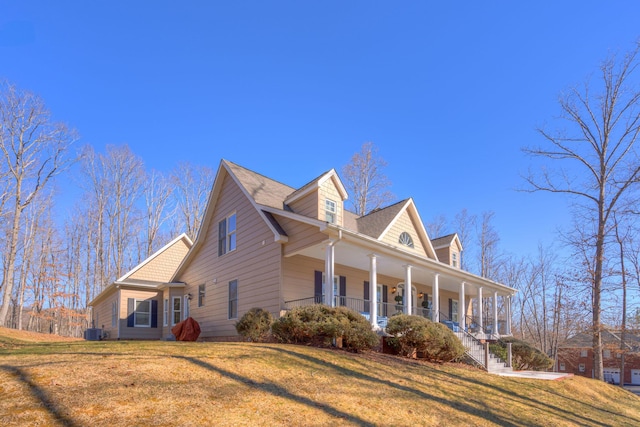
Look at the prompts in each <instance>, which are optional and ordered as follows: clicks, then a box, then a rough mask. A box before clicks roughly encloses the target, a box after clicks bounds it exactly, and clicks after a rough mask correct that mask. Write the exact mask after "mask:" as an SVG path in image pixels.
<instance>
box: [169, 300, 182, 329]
mask: <svg viewBox="0 0 640 427" xmlns="http://www.w3.org/2000/svg"><path fill="white" fill-rule="evenodd" d="M172 314H173V317H172V319H171V325H172V326H173V325H177V324H178V323H180V321H181V320H182V298H180V297H173V310H172Z"/></svg>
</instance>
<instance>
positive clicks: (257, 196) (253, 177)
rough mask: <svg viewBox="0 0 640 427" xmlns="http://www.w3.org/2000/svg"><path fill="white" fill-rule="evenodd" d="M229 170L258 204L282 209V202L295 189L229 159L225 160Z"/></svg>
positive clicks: (223, 162) (224, 162)
mask: <svg viewBox="0 0 640 427" xmlns="http://www.w3.org/2000/svg"><path fill="white" fill-rule="evenodd" d="M221 164H224V165H225V166H226V167H227V168H228V169H229V171H231V172H232V173H233V175H234V176H235V178H236V179H237V181H238V182H239V183H240V184H241V186H242V187H244V189H245V190H246V193H247V194H248V195H249V196H251V198H252V199H253V200H254V201H255V202H256V203H258V204H261V205H266V206H271V207H272V208H277V209H282V203H283V201H284V200H285V199H286V198H287V196H288V195H289V194H291V193H292V192H293V191H294V190H295V189H294V188H293V187H289V186H288V185H285V184H282V183H281V182H278V181H276V180H273V179H271V178H267V177H266V176H264V175H260V174H259V173H257V172H254V171H252V170H249V169H246V168H243V167H242V166H239V165H236V164H235V163H232V162H230V161H228V160H223V161H222V162H221Z"/></svg>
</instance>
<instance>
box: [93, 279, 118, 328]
mask: <svg viewBox="0 0 640 427" xmlns="http://www.w3.org/2000/svg"><path fill="white" fill-rule="evenodd" d="M118 293H119V290H118V289H113V291H112V292H111V294H110V295H109V296H108V297H106V298H105V299H103V300H102V301H100V303H99V304H97V305H96V306H95V307H93V311H92V320H93V325H94V327H96V328H100V329H103V330H104V331H105V332H107V334H108V335H109V339H115V338H117V337H118V326H117V325H118V324H117V323H116V326H115V327H113V326H111V325H112V324H113V323H112V318H113V313H112V311H111V310H112V304H113V303H114V302H117V301H118ZM116 322H117V320H116Z"/></svg>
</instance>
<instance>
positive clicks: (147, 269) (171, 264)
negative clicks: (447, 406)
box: [129, 239, 189, 282]
mask: <svg viewBox="0 0 640 427" xmlns="http://www.w3.org/2000/svg"><path fill="white" fill-rule="evenodd" d="M188 251H189V248H188V247H187V245H186V244H185V242H184V240H182V239H180V240H179V241H177V242H175V243H174V244H173V245H171V246H170V247H168V248H167V249H166V250H165V251H164V252H162V253H161V254H159V255H158V256H156V257H155V258H154V259H152V260H151V261H149V262H148V263H147V264H145V265H144V266H143V267H142V268H140V269H139V270H137V271H136V272H135V273H133V274H132V275H131V276H129V278H130V279H140V280H149V281H154V282H168V281H169V280H171V276H173V274H174V273H175V272H176V269H177V268H178V265H180V263H181V262H182V260H183V259H184V257H185V255H186V254H187V252H188Z"/></svg>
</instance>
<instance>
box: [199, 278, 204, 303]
mask: <svg viewBox="0 0 640 427" xmlns="http://www.w3.org/2000/svg"><path fill="white" fill-rule="evenodd" d="M203 305H204V284H202V285H199V286H198V307H202V306H203Z"/></svg>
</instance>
